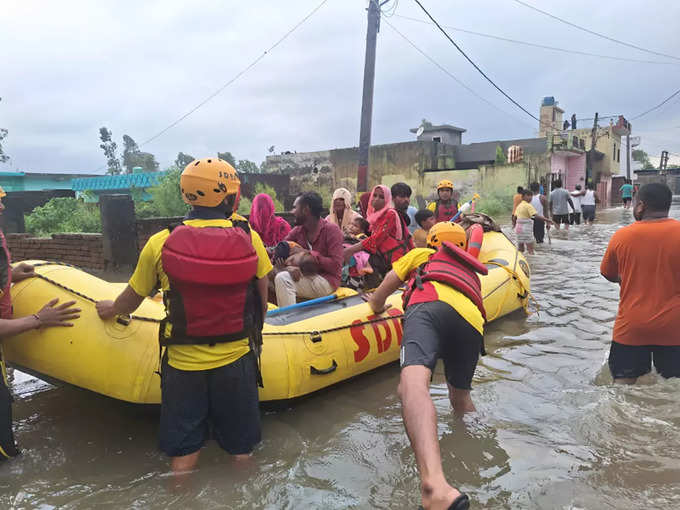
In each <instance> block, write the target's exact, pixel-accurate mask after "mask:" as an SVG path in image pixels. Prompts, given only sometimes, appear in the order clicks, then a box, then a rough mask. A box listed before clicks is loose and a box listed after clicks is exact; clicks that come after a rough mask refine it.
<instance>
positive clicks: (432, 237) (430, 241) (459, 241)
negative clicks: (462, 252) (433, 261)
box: [427, 221, 467, 249]
mask: <svg viewBox="0 0 680 510" xmlns="http://www.w3.org/2000/svg"><path fill="white" fill-rule="evenodd" d="M444 241H448V242H450V243H453V244H455V245H456V246H458V247H459V248H463V249H465V244H466V243H467V235H466V234H465V230H464V229H463V227H461V226H460V225H458V224H457V223H451V222H450V221H442V222H439V223H435V224H434V225H433V226H432V228H431V229H430V231H429V232H428V233H427V245H428V246H430V247H432V248H439V247H440V246H441V245H442V243H443V242H444Z"/></svg>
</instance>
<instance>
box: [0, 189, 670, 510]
mask: <svg viewBox="0 0 680 510" xmlns="http://www.w3.org/2000/svg"><path fill="white" fill-rule="evenodd" d="M671 215H672V216H674V217H676V218H679V217H680V203H678V202H676V203H674V206H673V210H672V213H671ZM632 221H633V220H632V213H631V211H625V210H623V209H621V208H618V209H611V210H607V211H602V212H600V211H598V223H596V224H595V225H594V226H588V227H586V226H580V227H575V228H572V230H570V231H569V234H568V237H567V236H566V235H565V233H564V232H561V233H558V234H553V236H552V244H550V245H548V244H547V243H546V244H544V245H542V246H539V247H538V250H537V254H536V255H534V256H529V261H530V264H531V266H532V270H533V278H532V287H533V292H534V295H535V297H536V299H537V300H538V302H539V303H540V305H541V309H540V313H539V314H534V315H532V316H531V317H529V318H526V317H525V316H524V315H523V314H522V313H521V312H520V313H518V314H514V315H513V316H510V317H507V318H504V319H501V320H499V321H497V322H496V323H493V324H491V325H490V326H489V327H488V329H487V334H486V346H487V351H488V355H487V356H486V357H484V358H483V359H482V360H481V362H480V364H479V366H478V369H477V372H476V376H475V381H474V389H473V393H472V395H473V398H474V400H475V403H476V405H477V408H478V412H477V413H475V414H473V415H469V416H467V417H466V418H464V419H463V420H458V419H456V418H454V417H453V416H452V415H451V413H450V407H449V403H448V398H447V395H446V386H445V384H444V379H443V373H442V370H441V367H438V369H437V373H436V375H435V378H434V382H433V385H432V395H433V397H434V399H435V405H436V408H437V412H438V417H439V434H440V440H441V449H442V455H443V463H444V471H445V473H446V475H447V477H448V479H449V480H450V481H451V482H452V483H454V484H456V485H457V486H458V487H460V488H461V489H462V490H464V491H466V492H467V493H468V494H469V495H470V496H471V498H472V500H473V508H489V509H492V508H493V509H497V508H527V509H552V508H559V509H606V508H616V509H629V508H630V509H633V508H680V461H678V459H679V458H680V407H679V406H678V405H677V395H678V391H680V380H663V379H661V378H659V377H658V376H656V375H655V374H651V375H649V376H645V377H644V378H642V380H641V383H640V384H638V385H636V386H633V387H619V386H616V387H615V386H613V385H612V384H611V376H610V374H609V370H608V368H607V366H606V357H607V354H608V349H609V347H608V344H609V341H610V336H611V329H612V325H613V321H614V317H615V314H616V309H617V303H618V286H617V285H614V284H611V283H609V282H607V281H606V280H605V279H604V278H602V277H601V276H600V275H599V264H600V260H601V258H602V255H603V253H604V249H605V247H606V244H607V241H608V240H609V238H610V236H611V234H612V233H613V232H614V231H615V230H616V229H617V228H619V227H620V226H622V225H626V224H629V223H631V222H632ZM508 230H509V229H508ZM546 241H547V239H546ZM398 374H399V370H398V367H397V366H395V365H391V366H388V367H384V368H381V369H379V370H376V371H375V372H373V373H370V374H368V375H365V376H362V377H359V378H356V379H354V380H352V381H349V382H347V383H344V384H341V385H338V386H336V387H334V388H331V389H329V390H327V391H324V392H321V393H319V394H316V395H313V396H311V397H309V398H305V399H302V400H300V401H297V402H294V403H293V404H292V405H290V406H289V407H288V408H286V409H283V410H281V409H279V410H265V411H264V416H263V437H264V440H263V442H262V444H261V445H260V446H259V447H258V449H257V451H256V455H255V457H254V459H253V462H251V463H250V464H249V465H247V466H242V465H239V466H236V465H234V464H233V463H232V462H231V461H230V459H229V458H228V456H227V455H225V454H223V453H222V452H221V451H220V450H219V448H218V447H217V445H216V444H215V443H214V442H211V443H210V444H209V446H208V447H207V448H205V449H204V450H203V453H202V457H201V463H200V465H201V467H200V470H199V471H198V472H196V473H195V474H194V475H193V476H192V477H191V478H190V480H189V482H188V483H187V484H186V485H184V486H182V487H178V486H176V485H175V484H174V481H173V478H172V477H170V476H168V474H167V471H168V462H167V460H166V459H165V458H164V456H163V455H162V454H161V453H160V452H159V451H158V450H157V448H156V431H157V424H158V408H156V407H140V406H134V405H128V404H125V403H121V402H117V401H114V400H111V399H107V398H105V397H101V396H98V395H95V394H93V393H89V392H87V391H84V390H79V389H76V388H72V387H59V388H57V387H54V386H50V385H48V384H46V383H43V382H41V381H38V380H36V379H34V378H32V377H30V376H27V375H25V374H21V373H19V372H15V373H14V374H13V379H14V381H13V389H14V392H15V395H16V398H17V402H16V403H15V405H14V414H15V431H16V435H17V439H18V441H19V443H20V446H21V447H23V448H24V453H23V455H22V456H21V457H19V458H17V459H15V460H13V461H11V462H6V463H4V464H0V507H3V508H17V509H18V508H42V509H49V508H57V507H58V508H91V507H94V506H98V507H115V508H137V507H138V508H161V507H163V508H290V509H296V508H310V509H312V508H385V509H388V508H389V509H400V508H408V509H413V508H416V507H417V505H418V503H419V491H418V474H417V471H416V468H415V462H414V458H413V454H412V452H411V449H410V447H409V444H408V439H407V437H406V435H405V433H404V429H403V426H402V421H401V414H400V405H399V401H398V398H397V395H396V386H397V380H398Z"/></svg>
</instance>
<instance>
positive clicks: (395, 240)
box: [343, 185, 413, 288]
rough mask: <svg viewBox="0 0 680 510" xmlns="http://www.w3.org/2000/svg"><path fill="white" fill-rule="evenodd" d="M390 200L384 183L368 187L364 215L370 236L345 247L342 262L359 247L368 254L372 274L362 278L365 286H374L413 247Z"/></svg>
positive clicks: (390, 195) (406, 227)
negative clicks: (368, 195) (366, 205)
mask: <svg viewBox="0 0 680 510" xmlns="http://www.w3.org/2000/svg"><path fill="white" fill-rule="evenodd" d="M391 202H392V193H391V192H390V188H388V187H387V186H383V185H378V186H375V187H374V188H373V189H372V190H371V195H370V198H369V200H368V211H367V216H366V219H367V220H368V222H369V223H370V225H371V235H370V236H369V237H367V238H366V239H363V240H362V241H361V242H360V243H357V244H355V245H353V246H348V247H347V248H345V250H344V254H343V256H344V260H345V262H349V259H350V258H351V257H352V255H354V254H355V253H357V252H358V251H361V250H365V251H367V252H368V253H370V254H371V256H370V258H369V263H370V264H371V267H372V268H373V273H372V274H370V275H367V276H366V278H365V286H366V288H375V287H377V286H378V284H379V283H380V281H381V280H382V278H383V277H384V276H385V274H387V272H388V271H389V270H390V269H392V264H393V263H394V262H395V261H397V260H399V259H400V258H401V257H402V256H403V255H404V254H405V253H406V252H408V251H409V250H411V249H413V239H412V238H411V234H410V233H409V231H408V226H407V225H406V223H405V222H404V219H403V218H402V217H401V216H400V215H399V213H398V212H397V211H396V209H394V208H393V207H392V206H391Z"/></svg>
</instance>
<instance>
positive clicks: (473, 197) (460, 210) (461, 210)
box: [449, 193, 481, 222]
mask: <svg viewBox="0 0 680 510" xmlns="http://www.w3.org/2000/svg"><path fill="white" fill-rule="evenodd" d="M479 198H481V197H480V196H479V195H478V194H477V193H475V194H474V195H472V200H470V201H468V202H467V205H469V206H470V207H472V204H474V203H475V200H477V199H479ZM462 212H463V209H462V208H459V209H458V212H457V213H456V214H455V215H454V217H453V218H451V219H450V220H449V221H451V222H453V221H456V220H457V219H458V217H459V216H460V215H461V213H462Z"/></svg>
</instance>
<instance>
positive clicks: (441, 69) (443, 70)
mask: <svg viewBox="0 0 680 510" xmlns="http://www.w3.org/2000/svg"><path fill="white" fill-rule="evenodd" d="M382 21H383V22H384V23H385V24H386V25H387V26H388V27H390V28H391V29H392V30H393V31H394V32H396V33H397V34H398V35H399V36H400V37H401V38H402V39H404V40H405V41H406V42H407V43H408V44H409V45H411V47H412V48H413V49H414V50H416V51H417V52H418V53H420V54H421V55H422V56H423V57H425V58H426V59H427V60H429V61H430V62H431V63H432V64H433V65H435V66H436V67H437V68H438V69H439V70H440V71H442V72H443V73H444V74H446V75H447V76H448V77H449V78H451V79H452V80H454V81H455V82H456V83H457V84H458V85H460V86H461V87H463V88H464V89H465V90H467V91H468V92H469V93H470V94H472V95H473V96H475V97H476V98H477V99H479V100H480V101H482V102H484V103H486V104H488V105H489V106H491V107H492V108H494V109H495V110H498V111H499V112H501V113H503V114H505V115H507V116H508V117H510V118H511V119H513V120H518V121H519V120H520V119H518V118H517V117H515V116H513V115H512V114H510V113H508V112H506V111H505V110H503V109H502V108H499V107H498V106H496V105H495V104H493V103H492V102H491V101H489V100H487V99H486V98H484V97H483V96H480V95H479V94H478V93H477V92H475V90H474V89H473V88H472V87H470V86H468V85H466V84H465V83H464V82H462V81H461V80H460V79H459V78H457V77H456V76H455V75H454V74H453V73H451V72H450V71H449V70H448V69H446V68H445V67H444V66H443V65H441V64H440V63H439V62H437V61H436V60H435V59H434V58H432V57H431V56H430V55H428V54H427V53H425V51H423V50H422V49H421V48H419V47H418V46H417V45H416V44H415V43H414V42H413V41H411V40H410V39H409V38H408V37H406V35H404V34H403V33H402V32H401V31H400V30H399V29H397V27H395V26H394V25H393V24H392V23H390V22H389V21H388V20H386V19H383V20H382ZM520 122H524V121H523V120H521V121H520Z"/></svg>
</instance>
